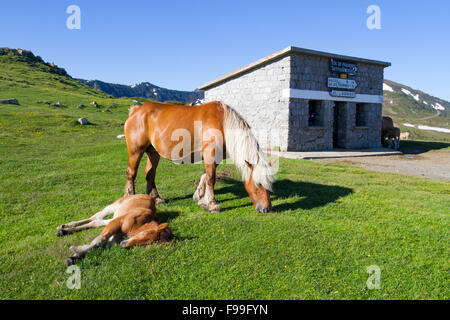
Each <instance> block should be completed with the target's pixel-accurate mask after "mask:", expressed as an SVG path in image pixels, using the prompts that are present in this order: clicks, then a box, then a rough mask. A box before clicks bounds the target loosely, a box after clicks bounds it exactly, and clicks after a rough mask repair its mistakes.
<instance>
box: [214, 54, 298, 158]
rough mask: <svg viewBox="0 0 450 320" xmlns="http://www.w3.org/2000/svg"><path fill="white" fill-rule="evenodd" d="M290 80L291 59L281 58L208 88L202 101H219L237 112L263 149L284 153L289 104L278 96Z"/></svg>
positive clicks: (287, 57) (287, 86)
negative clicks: (274, 149) (276, 149)
mask: <svg viewBox="0 0 450 320" xmlns="http://www.w3.org/2000/svg"><path fill="white" fill-rule="evenodd" d="M289 77H290V57H289V56H285V57H281V58H279V59H276V60H274V61H271V62H270V63H267V64H265V65H263V66H261V67H259V68H256V69H253V70H249V71H247V72H245V73H243V74H240V75H238V76H236V77H234V78H231V79H228V80H227V81H226V82H223V83H220V84H218V85H216V86H214V87H212V88H209V89H208V90H206V91H205V101H206V102H209V101H214V100H220V101H223V102H224V103H226V104H228V105H229V106H230V107H232V108H234V109H235V110H236V111H237V112H239V114H241V115H242V116H243V117H244V119H245V120H247V122H248V123H249V125H250V126H251V127H252V131H253V132H254V134H255V136H256V137H257V139H258V141H259V143H260V145H261V147H263V148H264V149H273V148H278V147H279V148H280V149H281V150H287V140H288V129H289V128H288V123H289V102H288V100H287V99H283V98H282V96H281V92H282V90H283V89H286V88H289ZM269 140H270V141H269Z"/></svg>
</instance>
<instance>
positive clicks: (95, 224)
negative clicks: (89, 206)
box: [56, 219, 112, 236]
mask: <svg viewBox="0 0 450 320" xmlns="http://www.w3.org/2000/svg"><path fill="white" fill-rule="evenodd" d="M111 220H112V219H109V220H104V219H98V220H93V221H91V222H89V223H86V224H83V225H81V226H77V227H73V228H67V229H61V230H58V233H57V234H56V235H57V236H65V235H67V234H72V233H75V232H78V231H81V230H86V229H91V228H97V227H104V226H107V225H108V223H110V222H111Z"/></svg>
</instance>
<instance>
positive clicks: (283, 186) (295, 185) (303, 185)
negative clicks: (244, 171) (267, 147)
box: [216, 178, 353, 212]
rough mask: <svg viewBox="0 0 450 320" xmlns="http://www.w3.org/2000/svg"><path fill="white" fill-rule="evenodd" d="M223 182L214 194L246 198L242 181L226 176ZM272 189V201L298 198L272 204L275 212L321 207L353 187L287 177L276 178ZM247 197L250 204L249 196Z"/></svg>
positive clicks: (224, 209) (348, 192) (230, 208)
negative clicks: (292, 200) (224, 184)
mask: <svg viewBox="0 0 450 320" xmlns="http://www.w3.org/2000/svg"><path fill="white" fill-rule="evenodd" d="M224 182H225V183H226V186H225V187H222V188H217V190H216V194H228V193H231V194H233V195H235V196H236V198H243V197H247V198H248V194H247V192H246V190H245V188H244V184H243V183H242V181H238V180H234V179H229V178H227V179H225V180H224ZM273 191H274V192H273V193H272V195H271V199H272V202H274V201H276V200H282V199H287V198H292V197H298V198H299V199H298V200H296V201H294V202H285V203H281V204H277V205H274V206H273V207H272V210H273V211H275V212H280V211H285V210H296V209H303V210H308V209H313V208H317V207H323V206H325V205H327V204H328V203H331V202H334V201H336V200H337V199H339V198H342V197H345V196H347V195H349V194H352V193H353V189H350V188H346V187H340V186H330V185H324V184H318V183H311V182H303V181H292V180H289V179H281V180H276V181H275V183H274V185H273ZM248 199H249V202H250V204H251V200H250V198H248ZM231 200H234V199H227V200H226V201H231ZM247 205H248V204H246V205H240V206H235V207H225V208H223V211H228V210H232V209H236V208H240V207H245V206H247Z"/></svg>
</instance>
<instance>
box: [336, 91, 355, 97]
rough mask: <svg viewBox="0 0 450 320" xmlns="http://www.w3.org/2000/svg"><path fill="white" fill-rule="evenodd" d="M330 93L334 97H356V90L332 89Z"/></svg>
mask: <svg viewBox="0 0 450 320" xmlns="http://www.w3.org/2000/svg"><path fill="white" fill-rule="evenodd" d="M330 95H331V96H332V97H339V98H355V97H356V93H355V92H354V91H342V90H331V92H330Z"/></svg>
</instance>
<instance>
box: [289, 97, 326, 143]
mask: <svg viewBox="0 0 450 320" xmlns="http://www.w3.org/2000/svg"><path fill="white" fill-rule="evenodd" d="M333 105H334V103H333V102H331V101H321V103H320V108H322V117H323V118H322V121H321V123H322V125H321V126H318V127H310V126H308V117H309V104H308V100H305V99H289V135H288V151H313V150H330V149H332V148H333Z"/></svg>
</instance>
